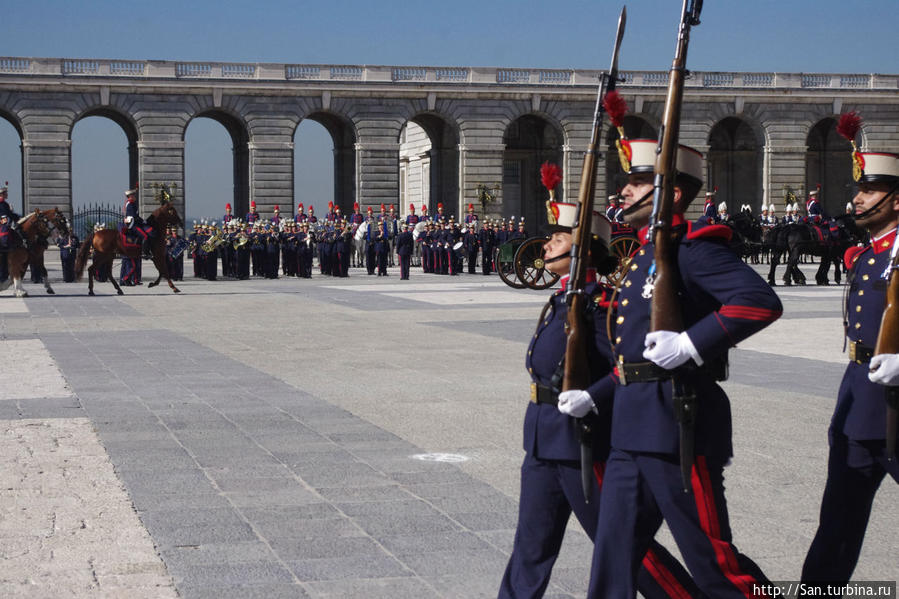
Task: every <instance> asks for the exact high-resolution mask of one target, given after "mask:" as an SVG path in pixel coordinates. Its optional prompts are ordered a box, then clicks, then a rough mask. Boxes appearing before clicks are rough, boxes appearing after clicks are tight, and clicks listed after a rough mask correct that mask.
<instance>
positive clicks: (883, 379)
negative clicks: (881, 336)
mask: <svg viewBox="0 0 899 599" xmlns="http://www.w3.org/2000/svg"><path fill="white" fill-rule="evenodd" d="M871 370H872V371H873V372H869V373H868V380H870V381H871V382H872V383H877V384H879V385H887V386H888V387H895V386H897V385H899V354H877V355H876V356H874V357H873V358H871ZM561 397H562V396H561V395H559V398H560V399H561Z"/></svg>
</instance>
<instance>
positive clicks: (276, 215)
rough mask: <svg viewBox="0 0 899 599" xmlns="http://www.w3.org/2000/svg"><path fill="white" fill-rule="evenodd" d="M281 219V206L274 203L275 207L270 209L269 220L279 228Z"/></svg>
mask: <svg viewBox="0 0 899 599" xmlns="http://www.w3.org/2000/svg"><path fill="white" fill-rule="evenodd" d="M283 220H284V219H283V218H281V207H280V206H279V205H278V204H275V207H274V208H273V209H272V219H271V221H270V222H271V223H272V226H273V227H275V228H277V229H280V228H281V223H282V222H283Z"/></svg>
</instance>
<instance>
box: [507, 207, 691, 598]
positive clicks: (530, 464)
mask: <svg viewBox="0 0 899 599" xmlns="http://www.w3.org/2000/svg"><path fill="white" fill-rule="evenodd" d="M577 212H578V207H577V205H576V204H570V203H563V202H553V203H552V207H551V212H550V231H551V236H550V238H549V240H548V241H547V242H546V244H545V245H544V246H543V247H544V251H545V254H544V258H545V261H546V268H547V270H549V271H550V272H553V273H556V274H558V275H561V276H562V279H561V282H562V288H561V289H560V290H558V291H556V292H555V293H553V295H552V296H551V297H550V299H549V301H548V302H547V304H546V306H545V307H544V308H543V312H542V314H541V315H540V318H539V320H538V321H537V330H536V332H535V333H534V336H533V337H532V339H531V343H530V346H529V347H528V352H527V356H526V358H525V366H526V368H527V370H528V373H529V374H530V377H531V397H530V400H531V401H530V402H529V403H528V404H527V410H526V411H525V417H524V450H525V457H524V462H523V463H522V466H521V495H520V500H519V510H518V526H517V528H516V531H515V541H514V545H513V548H512V555H511V557H510V558H509V563H508V565H507V566H506V571H505V573H504V575H503V579H502V582H501V584H500V589H499V599H512V598H516V599H520V598H537V597H542V596H543V594H544V592H545V591H546V587H547V585H548V584H549V580H550V575H551V573H552V568H553V564H554V563H555V561H556V558H557V557H558V554H559V550H560V548H561V545H562V540H563V537H564V535H565V528H566V526H567V524H568V520H569V517H570V516H571V514H572V512H573V513H574V515H575V516H576V517H577V519H578V522H580V524H581V526H582V527H583V529H584V531H585V532H586V533H587V535H588V536H589V537H590V538H591V539H594V538H595V537H596V534H597V524H598V518H599V514H601V513H602V510H603V509H604V506H603V505H602V503H601V502H600V504H599V505H597V503H596V498H598V497H599V496H600V486H601V485H602V484H603V483H602V480H601V477H600V473H601V472H602V462H603V461H604V460H605V457H606V455H607V454H608V450H609V425H610V419H611V415H610V414H609V411H608V409H607V406H608V402H607V401H603V400H604V399H608V398H609V397H610V396H611V392H612V389H613V388H614V381H613V379H611V378H610V377H609V375H610V373H611V370H612V355H611V352H610V345H609V338H608V336H607V334H606V324H605V323H606V317H605V314H606V311H607V310H609V309H610V296H611V292H612V290H611V289H610V288H608V287H605V286H603V285H602V284H600V283H599V282H598V281H597V275H602V274H608V273H609V272H611V271H612V270H614V269H615V266H616V265H617V260H609V258H608V244H609V240H610V237H611V226H610V223H609V221H608V219H606V218H605V217H604V216H602V215H600V214H599V213H598V212H595V211H594V213H593V222H592V227H591V233H592V237H593V239H592V241H591V245H590V260H591V263H592V264H591V267H590V268H589V270H588V274H587V280H588V283H587V285H586V287H585V289H584V291H585V293H586V294H587V296H588V298H589V301H587V302H586V304H585V305H587V306H589V310H590V312H589V314H587V315H586V321H587V322H588V323H589V327H588V328H589V330H588V331H586V334H587V337H588V339H589V340H588V342H587V350H586V351H587V354H588V356H589V358H590V369H591V380H592V383H591V385H590V387H589V388H588V389H586V390H580V391H579V390H572V391H566V392H563V393H561V394H560V393H559V387H560V386H561V380H562V372H561V371H562V369H563V368H564V366H563V364H564V358H565V351H566V343H567V334H566V325H567V320H568V304H567V302H566V300H565V288H566V284H567V281H568V274H569V269H570V263H571V257H570V252H571V245H572V235H571V230H572V225H573V224H574V222H575V220H576V219H577ZM555 215H558V216H557V217H556V216H555ZM554 221H555V222H554ZM594 400H595V401H594ZM594 404H595V405H597V406H600V407H602V408H603V409H602V410H596V411H595V410H594ZM579 418H586V419H588V420H589V421H590V430H591V436H590V438H589V439H588V440H587V441H586V442H587V443H588V444H589V445H590V446H591V448H592V452H593V456H594V460H595V466H594V472H596V473H597V475H596V476H593V477H591V478H590V481H591V484H592V485H593V491H592V495H593V498H594V499H593V501H592V502H591V503H588V502H587V501H586V500H585V497H584V490H583V488H582V478H581V443H583V442H584V441H581V440H580V439H579V436H578V431H577V426H576V424H577V419H579ZM644 564H645V567H643V568H640V574H639V581H640V582H639V586H640V590H641V592H643V593H644V596H646V597H648V598H650V599H655V598H657V597H671V596H674V597H693V596H696V595H695V586H694V585H693V583H692V581H691V580H690V578H689V576H688V575H687V573H686V572H685V571H684V569H683V567H682V566H681V565H680V564H679V563H678V562H677V561H676V560H675V559H674V558H673V557H672V556H671V555H670V554H669V553H668V552H667V550H665V548H664V547H662V546H661V545H659V544H657V543H655V544H654V545H653V547H652V549H651V551H650V552H649V553H648V555H647V558H646V560H645V561H644ZM621 572H625V571H621ZM621 572H619V573H621ZM666 589H668V590H666ZM671 589H675V590H673V591H671V592H669V591H670V590H671Z"/></svg>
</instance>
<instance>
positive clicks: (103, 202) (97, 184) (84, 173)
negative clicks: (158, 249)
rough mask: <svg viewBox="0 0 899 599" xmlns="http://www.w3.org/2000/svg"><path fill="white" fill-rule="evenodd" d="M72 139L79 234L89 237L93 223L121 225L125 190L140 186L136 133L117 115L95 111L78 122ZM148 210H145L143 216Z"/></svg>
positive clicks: (75, 217) (74, 212)
mask: <svg viewBox="0 0 899 599" xmlns="http://www.w3.org/2000/svg"><path fill="white" fill-rule="evenodd" d="M70 137H71V140H72V149H71V156H72V217H73V226H75V228H76V232H77V234H78V235H83V234H86V231H87V229H88V228H89V226H90V224H91V223H105V224H106V225H107V226H113V225H115V224H117V223H118V221H120V220H121V218H122V208H123V206H124V204H125V195H124V192H125V190H126V189H131V188H133V187H134V186H135V184H138V183H139V176H138V167H137V164H138V151H137V131H136V129H135V128H134V126H133V124H132V123H131V122H130V121H128V120H127V119H126V118H125V117H123V116H122V115H120V114H119V113H117V112H113V111H109V110H95V111H91V112H87V113H85V114H84V115H83V116H81V117H80V118H79V119H78V120H77V121H75V124H74V126H73V127H72V132H71V136H70ZM146 208H147V207H145V206H141V209H142V211H143V212H147V210H146Z"/></svg>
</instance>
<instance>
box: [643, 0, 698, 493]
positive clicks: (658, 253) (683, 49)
mask: <svg viewBox="0 0 899 599" xmlns="http://www.w3.org/2000/svg"><path fill="white" fill-rule="evenodd" d="M688 3H689V4H690V5H689V6H688ZM701 10H702V0H692V2H691V0H684V4H683V10H682V11H681V20H680V24H679V26H678V32H677V47H676V49H675V53H674V61H673V63H672V65H671V71H670V72H669V74H668V94H667V97H666V99H665V114H664V116H663V118H662V126H661V131H660V132H659V145H658V148H657V149H656V164H655V185H654V186H655V192H654V195H653V208H652V216H651V218H650V230H651V231H652V233H651V236H652V240H653V244H654V246H655V253H654V256H653V258H654V262H653V267H654V271H653V272H652V273H651V274H650V281H647V285H649V286H651V287H652V302H651V304H650V327H649V330H650V331H674V332H678V333H679V332H681V331H683V330H684V323H683V315H682V313H681V305H680V301H679V299H678V295H677V287H678V281H679V279H680V274H679V270H678V266H677V241H676V240H675V239H674V238H673V236H672V220H673V218H674V187H675V178H676V176H677V153H678V147H679V144H678V137H679V135H680V118H681V106H682V104H683V97H684V81H685V79H686V73H687V70H686V66H687V47H688V45H689V43H690V27H691V26H693V25H699V13H700V11H701ZM684 379H685V377H684V375H683V373H675V374H674V375H673V377H672V385H673V394H672V399H673V402H674V413H675V417H676V419H677V422H678V429H679V433H680V470H681V482H682V483H683V488H684V491H685V492H688V491H689V489H690V481H691V476H692V470H693V457H694V439H693V437H694V428H695V422H696V396H695V395H694V393H693V391H692V388H691V387H690V385H689V384H687V382H686V381H685V380H684Z"/></svg>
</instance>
